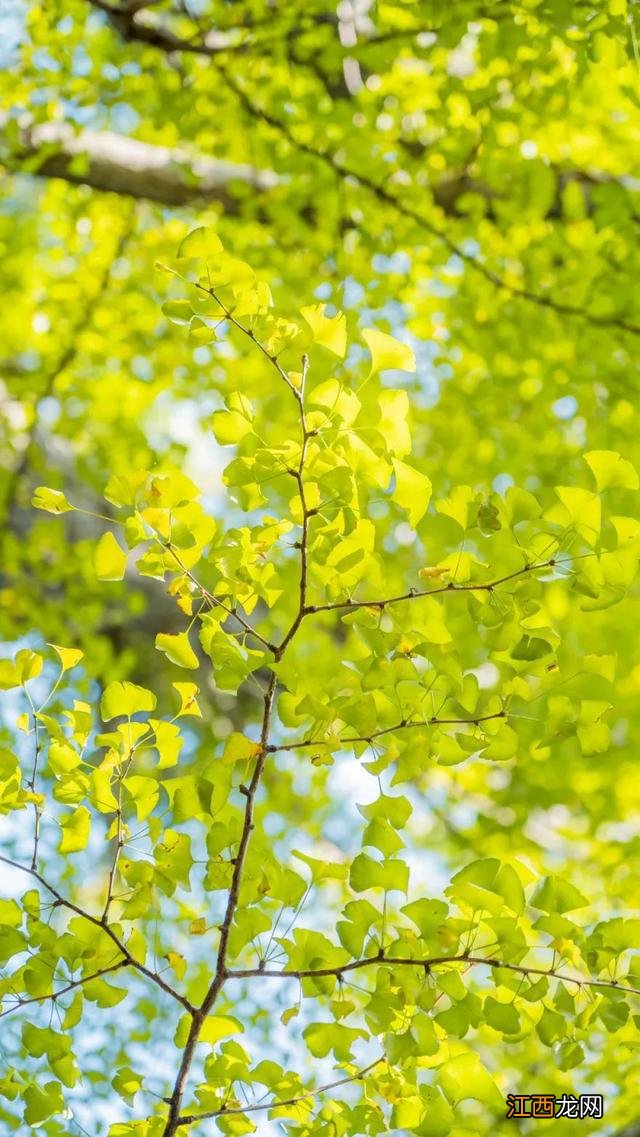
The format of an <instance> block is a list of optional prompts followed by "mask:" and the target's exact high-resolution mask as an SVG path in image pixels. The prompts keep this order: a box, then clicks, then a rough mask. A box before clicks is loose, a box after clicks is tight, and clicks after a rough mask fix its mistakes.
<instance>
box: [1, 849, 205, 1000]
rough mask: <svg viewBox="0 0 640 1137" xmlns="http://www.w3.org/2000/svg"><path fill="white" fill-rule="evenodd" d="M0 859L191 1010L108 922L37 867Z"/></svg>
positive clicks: (4, 858)
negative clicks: (96, 931)
mask: <svg viewBox="0 0 640 1137" xmlns="http://www.w3.org/2000/svg"><path fill="white" fill-rule="evenodd" d="M0 861H1V862H2V863H3V864H5V865H9V867H10V868H12V869H18V870H19V871H20V872H26V873H28V874H29V876H32V877H34V879H35V880H37V881H38V882H39V883H40V884H41V885H42V887H43V888H45V889H46V890H47V892H48V893H49V894H50V895H51V896H53V898H54V900H55V901H56V903H57V904H59V905H61V906H62V907H63V908H68V909H69V911H70V912H75V914H76V916H82V918H83V919H84V920H88V921H89V923H90V924H93V925H94V926H95V927H96V928H100V929H101V930H102V931H103V932H104V933H105V935H107V936H108V937H109V939H110V940H112V941H113V943H114V944H115V945H116V947H117V948H118V951H119V952H121V954H122V956H123V959H124V961H125V962H126V964H127V965H128V966H130V967H133V968H134V969H135V970H136V971H139V972H140V974H141V975H144V976H145V978H147V979H149V980H150V981H151V982H152V983H155V985H156V987H159V988H160V990H161V991H164V993H165V994H166V995H170V996H171V998H172V999H175V1001H176V1002H177V1003H180V1005H181V1006H182V1007H184V1008H185V1010H187V1011H192V1010H193V1006H192V1004H191V1003H190V1002H189V1000H188V999H187V998H185V996H184V995H181V994H180V992H179V991H175V990H174V988H173V987H171V986H170V985H169V984H168V983H166V982H165V980H164V979H163V978H162V976H161V975H158V973H157V971H151V969H150V968H148V967H145V965H144V963H140V960H138V959H136V958H135V956H133V955H131V952H130V951H129V949H128V948H127V947H126V945H125V944H124V943H123V942H122V940H121V939H120V937H119V936H118V935H117V934H116V933H115V932H114V930H113V928H112V927H111V926H110V925H109V924H108V923H106V921H104V920H103V919H100V918H99V917H98V916H93V915H92V914H91V912H86V911H85V910H84V908H80V906H79V905H78V904H74V903H73V901H72V900H67V898H66V897H65V896H63V895H62V893H61V892H59V891H58V889H57V888H54V886H53V885H52V884H49V881H48V880H46V879H45V878H44V877H43V876H42V874H41V873H39V872H38V871H37V869H34V868H30V867H28V866H27V865H21V864H20V862H19V861H12V860H11V858H10V857H5V856H3V855H1V854H0Z"/></svg>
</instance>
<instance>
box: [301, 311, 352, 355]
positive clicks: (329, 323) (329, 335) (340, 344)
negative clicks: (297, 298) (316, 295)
mask: <svg viewBox="0 0 640 1137" xmlns="http://www.w3.org/2000/svg"><path fill="white" fill-rule="evenodd" d="M326 307H327V306H326V304H311V305H308V306H307V307H305V308H301V309H300V314H301V315H302V316H303V317H304V319H305V320H306V322H307V323H308V325H309V327H310V328H311V332H312V335H313V342H314V343H317V344H320V345H321V347H326V348H328V349H329V351H332V352H333V354H334V355H338V356H340V359H344V354H345V352H346V350H347V320H346V316H345V315H344V313H342V312H337V313H336V315H335V316H327V315H325V313H326Z"/></svg>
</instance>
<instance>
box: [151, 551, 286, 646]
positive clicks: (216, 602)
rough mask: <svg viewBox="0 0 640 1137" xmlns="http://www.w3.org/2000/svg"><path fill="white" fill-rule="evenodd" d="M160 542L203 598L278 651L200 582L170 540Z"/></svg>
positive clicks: (250, 633)
mask: <svg viewBox="0 0 640 1137" xmlns="http://www.w3.org/2000/svg"><path fill="white" fill-rule="evenodd" d="M159 543H160V545H161V546H162V548H163V549H164V550H165V551H166V552H168V553H171V556H172V557H173V558H174V560H175V561H176V562H177V564H178V565H179V567H180V570H181V571H182V572H183V573H184V574H185V576H186V577H187V579H188V580H190V581H191V583H192V584H193V585H195V587H196V588H197V589H198V591H199V592H200V593H201V595H202V597H203V599H205V600H207V601H208V602H209V603H210V604H211V606H212V607H216V608H221V609H222V611H223V612H226V613H227V615H228V616H231V617H232V618H233V619H234V620H237V621H238V623H239V624H240V625H241V627H242V628H243V629H244V631H245V632H247V633H248V634H249V635H251V636H253V637H254V639H256V640H258V643H261V644H262V646H263V647H265V648H266V649H267V651H271V652H275V651H277V647H276V645H275V644H273V643H271V641H270V640H267V639H265V637H264V636H262V635H261V634H260V632H258V631H256V629H255V628H254V627H253V625H252V624H250V623H249V621H248V620H245V618H244V616H242V615H240V613H239V612H238V610H237V608H230V607H229V606H228V604H225V603H224V601H222V600H220V599H219V597H217V596H214V594H213V592H209V590H208V589H207V588H205V587H204V585H202V584H200V582H199V581H198V580H197V579H196V577H195V576H194V575H193V573H192V572H191V570H190V569H188V568H186V567H185V565H184V562H183V561H182V559H181V557H179V556H178V553H177V552H176V550H175V548H174V547H173V545H172V544H171V542H170V541H159Z"/></svg>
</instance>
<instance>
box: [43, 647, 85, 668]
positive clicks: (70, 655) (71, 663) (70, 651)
mask: <svg viewBox="0 0 640 1137" xmlns="http://www.w3.org/2000/svg"><path fill="white" fill-rule="evenodd" d="M47 646H48V647H52V648H53V650H54V651H55V652H56V653H57V655H58V656H59V659H60V663H61V664H62V670H63V671H70V670H71V668H72V667H75V666H76V664H77V663H79V662H80V660H81V659H83V658H84V652H83V651H80V649H79V648H77V647H60V646H59V645H58V644H48V645H47Z"/></svg>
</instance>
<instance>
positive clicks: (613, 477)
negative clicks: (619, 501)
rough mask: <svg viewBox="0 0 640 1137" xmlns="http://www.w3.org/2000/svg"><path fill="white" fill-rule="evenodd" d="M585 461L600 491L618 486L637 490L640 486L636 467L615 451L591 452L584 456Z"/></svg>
mask: <svg viewBox="0 0 640 1137" xmlns="http://www.w3.org/2000/svg"><path fill="white" fill-rule="evenodd" d="M584 460H585V462H586V463H587V465H588V466H589V468H590V469H591V472H592V473H593V476H594V478H595V480H596V485H597V487H598V490H600V491H602V490H608V489H612V488H613V487H616V486H619V487H620V488H621V489H629V490H637V489H638V486H639V485H640V482H639V481H638V474H637V472H636V470H635V468H634V466H632V464H631V462H629V461H628V459H626V458H623V457H622V456H621V455H620V454H617V453H616V452H615V451H614V450H589V451H588V452H587V453H586V454H585V455H584Z"/></svg>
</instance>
